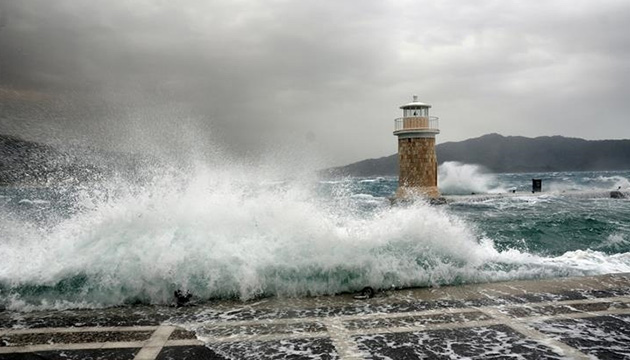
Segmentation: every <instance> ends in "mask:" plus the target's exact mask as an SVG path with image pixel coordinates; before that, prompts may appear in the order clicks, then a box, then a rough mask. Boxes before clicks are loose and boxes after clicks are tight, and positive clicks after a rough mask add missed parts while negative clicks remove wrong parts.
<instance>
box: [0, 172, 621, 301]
mask: <svg viewBox="0 0 630 360" xmlns="http://www.w3.org/2000/svg"><path fill="white" fill-rule="evenodd" d="M123 178H124V177H120V178H113V179H108V180H107V181H102V182H98V183H96V182H92V183H76V182H72V183H68V184H65V185H64V184H55V185H50V186H46V187H34V186H22V187H4V188H0V308H5V309H10V310H20V311H28V310H36V309H62V308H94V307H108V306H116V305H120V304H132V303H147V304H169V303H172V301H173V299H172V297H173V291H174V290H176V289H182V290H184V291H186V290H187V291H190V292H191V293H193V294H194V295H195V296H196V297H198V298H200V299H234V298H237V299H242V300H249V299H254V298H258V297H265V296H280V297H304V296H314V295H324V294H336V293H342V292H352V291H357V290H360V289H362V288H363V287H365V286H372V287H374V288H377V289H392V288H406V287H427V286H442V285H458V284H466V283H478V282H494V281H502V280H513V279H536V278H550V277H564V276H580V275H594V274H604V273H614V272H630V200H628V199H612V198H611V197H610V191H612V190H617V189H620V190H621V191H622V192H623V193H625V194H626V195H627V196H630V171H615V172H558V173H536V174H490V173H487V172H484V171H483V169H481V168H479V167H477V166H475V165H467V164H458V163H445V164H443V165H441V166H440V169H439V188H440V191H441V192H442V194H443V195H445V197H446V198H447V199H448V203H447V204H446V205H441V206H432V205H429V204H427V203H426V202H423V201H417V202H415V203H413V204H407V205H404V206H391V205H390V201H389V198H390V197H391V196H392V195H393V194H394V192H395V191H396V187H397V179H396V178H395V177H377V178H342V179H335V180H330V179H328V180H322V179H318V178H316V177H314V176H296V177H293V178H277V177H273V176H266V174H264V173H261V172H257V171H255V170H251V169H247V168H242V169H239V170H234V169H226V168H223V169H217V168H214V169H213V168H208V167H198V168H196V169H194V170H193V171H190V170H188V171H168V172H162V173H154V174H153V176H148V177H144V178H143V181H142V182H130V181H129V180H123ZM533 178H537V179H542V186H543V192H541V193H537V194H532V192H531V187H532V179H533Z"/></svg>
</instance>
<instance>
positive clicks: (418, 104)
mask: <svg viewBox="0 0 630 360" xmlns="http://www.w3.org/2000/svg"><path fill="white" fill-rule="evenodd" d="M430 107H431V105H429V104H425V103H423V102H420V101H418V96H417V95H414V96H413V101H412V102H410V103H407V104H405V105H401V106H400V108H401V109H414V108H415V109H417V108H430Z"/></svg>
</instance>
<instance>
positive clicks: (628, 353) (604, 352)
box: [532, 315, 630, 359]
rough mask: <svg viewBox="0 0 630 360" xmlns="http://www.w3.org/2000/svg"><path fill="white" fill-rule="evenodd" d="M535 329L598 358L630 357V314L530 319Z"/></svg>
mask: <svg viewBox="0 0 630 360" xmlns="http://www.w3.org/2000/svg"><path fill="white" fill-rule="evenodd" d="M532 325H533V326H534V327H535V328H536V329H538V331H540V332H542V333H544V334H547V335H549V336H550V337H552V338H554V339H556V340H559V341H562V342H564V343H566V344H568V345H570V346H572V347H574V348H577V349H579V350H580V351H582V352H583V353H586V354H589V355H592V356H594V357H597V358H600V359H629V358H630V315H613V316H597V317H590V318H581V319H554V320H548V321H543V322H533V323H532Z"/></svg>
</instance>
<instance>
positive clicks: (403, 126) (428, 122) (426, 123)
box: [394, 116, 440, 131]
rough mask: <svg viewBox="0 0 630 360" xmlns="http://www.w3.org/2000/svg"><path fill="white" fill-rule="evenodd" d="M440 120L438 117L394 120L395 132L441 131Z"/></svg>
mask: <svg viewBox="0 0 630 360" xmlns="http://www.w3.org/2000/svg"><path fill="white" fill-rule="evenodd" d="M439 128H440V123H439V118H438V117H436V116H429V117H426V116H418V117H402V118H398V119H396V120H394V131H401V130H436V131H437V130H439Z"/></svg>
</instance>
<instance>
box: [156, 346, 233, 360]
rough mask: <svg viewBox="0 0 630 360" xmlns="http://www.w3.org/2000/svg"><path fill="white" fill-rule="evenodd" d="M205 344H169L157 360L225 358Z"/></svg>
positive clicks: (212, 359) (216, 359)
mask: <svg viewBox="0 0 630 360" xmlns="http://www.w3.org/2000/svg"><path fill="white" fill-rule="evenodd" d="M224 359H225V358H224V357H223V356H220V355H218V354H217V353H215V352H214V351H212V350H210V349H208V348H207V347H205V346H201V345H197V346H169V347H165V348H162V351H161V352H160V354H159V355H158V357H157V358H156V360H224Z"/></svg>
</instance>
